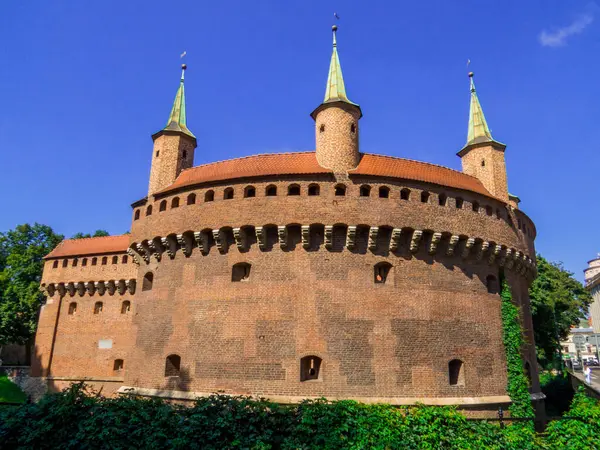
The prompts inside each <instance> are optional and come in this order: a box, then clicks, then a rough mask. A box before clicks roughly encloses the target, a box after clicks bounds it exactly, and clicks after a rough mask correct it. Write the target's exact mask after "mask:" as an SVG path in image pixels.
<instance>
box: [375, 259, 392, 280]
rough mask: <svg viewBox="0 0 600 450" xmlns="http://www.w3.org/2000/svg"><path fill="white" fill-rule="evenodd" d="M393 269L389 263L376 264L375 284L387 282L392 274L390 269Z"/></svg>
mask: <svg viewBox="0 0 600 450" xmlns="http://www.w3.org/2000/svg"><path fill="white" fill-rule="evenodd" d="M391 268H392V265H391V264H390V263H388V262H380V263H377V264H375V267H374V273H373V275H374V280H373V281H375V283H382V284H383V283H385V281H386V280H387V277H388V275H389V273H390V269H391Z"/></svg>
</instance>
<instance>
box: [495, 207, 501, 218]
mask: <svg viewBox="0 0 600 450" xmlns="http://www.w3.org/2000/svg"><path fill="white" fill-rule="evenodd" d="M496 218H498V219H502V211H500V209H498V208H496Z"/></svg>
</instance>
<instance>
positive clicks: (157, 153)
mask: <svg viewBox="0 0 600 450" xmlns="http://www.w3.org/2000/svg"><path fill="white" fill-rule="evenodd" d="M158 155H160V150H156V154H155V156H156V157H157V158H158Z"/></svg>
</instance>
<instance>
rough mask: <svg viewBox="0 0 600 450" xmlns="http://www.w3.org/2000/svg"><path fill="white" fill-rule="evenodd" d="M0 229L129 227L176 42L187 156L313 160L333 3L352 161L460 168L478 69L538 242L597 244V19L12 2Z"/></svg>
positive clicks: (503, 1)
mask: <svg viewBox="0 0 600 450" xmlns="http://www.w3.org/2000/svg"><path fill="white" fill-rule="evenodd" d="M2 3H3V5H2V14H1V17H0V42H2V45H0V81H1V83H0V99H1V103H0V104H1V105H2V107H1V108H0V168H1V176H0V193H1V194H2V196H1V198H2V207H1V209H0V210H1V211H2V213H1V214H0V231H4V230H7V229H9V228H12V227H14V226H15V225H17V224H19V223H24V222H33V221H37V222H41V223H45V224H48V225H51V226H52V227H53V228H54V229H55V230H56V231H57V232H60V233H63V234H65V235H67V236H70V235H72V234H74V233H75V232H77V231H82V232H91V231H93V230H95V229H98V228H104V229H107V230H108V231H109V232H111V233H113V234H118V233H122V232H125V231H127V230H128V228H129V225H130V219H131V209H130V206H129V205H130V203H131V202H133V201H135V200H137V199H139V198H141V197H143V196H144V195H145V194H146V189H147V183H148V172H149V167H150V157H151V152H152V140H151V138H150V135H151V134H152V133H153V132H155V131H157V130H159V129H160V128H162V127H163V126H164V125H165V121H166V119H167V116H168V113H169V110H170V107H171V104H172V101H173V97H174V95H175V91H176V88H177V84H178V79H179V73H180V71H179V64H180V63H181V60H180V58H179V55H180V53H182V52H183V51H184V50H186V51H187V53H188V56H187V57H186V61H185V62H186V63H187V64H188V66H189V70H188V71H187V74H186V94H187V107H188V125H189V127H190V129H191V130H192V131H193V132H194V133H195V134H196V136H198V149H197V150H196V161H195V164H202V163H205V162H210V161H216V160H223V159H228V158H232V157H237V156H244V155H250V154H256V153H265V152H279V151H296V150H312V149H313V148H314V130H313V122H312V119H311V118H310V117H309V113H310V112H311V111H312V110H313V109H314V108H315V107H316V106H317V105H318V104H319V102H320V101H321V100H322V97H323V93H324V89H325V81H326V74H327V68H328V64H329V58H330V52H331V31H330V27H331V25H332V22H333V12H334V11H336V12H337V13H338V14H339V16H340V18H341V20H340V21H339V22H338V25H339V27H340V29H339V32H338V43H339V51H340V58H341V63H342V67H343V70H344V77H345V80H346V88H347V91H348V94H349V97H350V99H351V100H353V101H355V102H357V103H359V104H360V105H361V107H362V110H363V112H364V118H363V119H362V121H361V150H362V151H365V152H370V153H382V154H388V155H393V156H398V157H405V158H411V159H417V160H423V161H428V162H432V163H437V164H441V165H445V166H448V167H451V168H454V169H460V160H459V158H458V157H457V156H455V153H456V152H457V151H458V150H459V149H460V148H461V147H462V145H463V144H464V142H465V139H466V133H467V120H468V107H469V89H468V79H467V76H466V73H467V69H466V61H467V59H468V58H469V59H471V61H472V64H471V69H472V70H473V71H475V73H476V76H475V79H476V84H477V88H478V92H479V95H480V99H481V102H482V105H483V108H484V111H485V114H486V116H487V119H488V122H489V124H490V127H491V129H492V133H493V135H494V137H495V138H496V139H497V140H500V141H501V142H504V143H506V144H507V145H508V147H507V150H506V159H507V166H508V180H509V189H510V191H511V192H512V193H514V194H517V195H519V196H520V197H521V199H522V203H521V206H522V209H523V210H524V211H525V212H526V213H527V214H529V215H530V217H531V218H532V219H533V220H534V221H535V223H536V225H537V229H538V239H537V244H536V245H537V248H538V251H540V252H541V253H542V254H544V255H545V256H546V257H547V258H549V259H551V260H556V261H563V262H564V263H565V265H566V267H567V268H568V269H569V270H571V271H574V272H575V273H576V274H577V276H578V277H579V278H581V270H582V269H583V268H584V267H585V265H586V261H587V260H588V259H591V258H592V257H594V256H595V255H596V252H598V251H600V242H599V237H598V236H599V234H598V233H597V226H598V223H599V219H600V208H599V207H598V206H599V205H598V201H597V195H598V186H599V185H598V171H599V169H600V144H599V143H600V127H599V126H598V124H599V122H600V77H599V76H598V73H599V72H600V59H599V58H598V57H597V55H599V54H600V8H599V6H598V5H597V4H594V3H589V2H587V1H577V0H572V1H565V0H561V1H558V0H529V1H516V0H485V1H482V0H461V1H458V0H456V1H447V0H436V1H423V2H406V1H391V0H390V1H371V2H365V1H352V2H350V1H333V0H304V1H285V2H283V1H280V0H277V1H276V0H272V1H260V0H255V1H248V0H238V1H227V2H225V1H210V2H209V1H183V0H181V1H177V2H165V1H155V0H143V1H142V0H138V1H132V0H128V1H122V0H121V1H116V0H104V1H101V2H82V1H43V0H27V1H5V2H2Z"/></svg>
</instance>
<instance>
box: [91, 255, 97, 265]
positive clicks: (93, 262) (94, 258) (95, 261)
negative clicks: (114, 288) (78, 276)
mask: <svg viewBox="0 0 600 450" xmlns="http://www.w3.org/2000/svg"><path fill="white" fill-rule="evenodd" d="M96 264H98V258H96V257H93V258H92V266H95V265H96Z"/></svg>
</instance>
